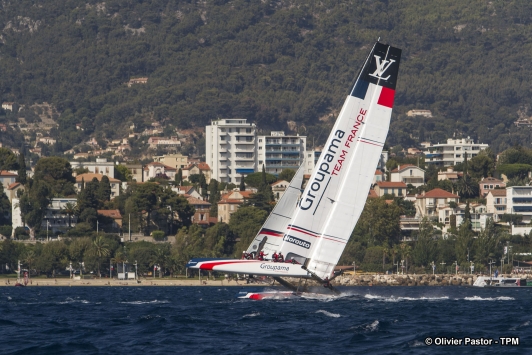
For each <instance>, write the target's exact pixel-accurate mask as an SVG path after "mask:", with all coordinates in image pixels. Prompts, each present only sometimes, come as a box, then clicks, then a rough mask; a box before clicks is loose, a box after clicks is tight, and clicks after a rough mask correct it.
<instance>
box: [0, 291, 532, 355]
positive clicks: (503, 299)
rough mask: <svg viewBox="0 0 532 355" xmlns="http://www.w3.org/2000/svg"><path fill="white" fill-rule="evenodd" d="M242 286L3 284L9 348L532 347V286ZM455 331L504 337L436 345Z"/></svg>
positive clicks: (518, 350)
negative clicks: (329, 292)
mask: <svg viewBox="0 0 532 355" xmlns="http://www.w3.org/2000/svg"><path fill="white" fill-rule="evenodd" d="M239 290H240V289H239V288H237V287H26V288H15V287H1V288H0V339H1V342H0V353H2V354H434V353H449V354H454V353H458V354H463V353H474V354H486V353H493V354H495V353H497V354H498V353H503V352H504V353H510V354H531V353H532V326H531V321H532V302H531V296H532V288H509V289H481V288H473V287H348V288H343V289H342V290H343V291H344V294H343V295H342V296H339V297H327V298H313V297H307V298H297V299H270V300H262V301H252V300H246V299H236V298H235V295H236V293H237V292H238V291H239ZM453 337H454V338H455V339H462V343H463V341H464V340H463V339H464V337H470V338H485V339H493V342H494V341H498V342H499V344H493V345H490V346H483V347H478V346H477V347H473V346H465V345H460V346H448V347H443V346H437V345H434V342H436V341H437V340H436V339H435V338H440V339H441V338H448V339H450V338H453ZM501 337H518V340H519V345H517V346H502V345H501V341H500V339H499V338H501ZM426 338H431V339H432V341H433V344H432V345H431V346H427V345H426V344H425V339H426Z"/></svg>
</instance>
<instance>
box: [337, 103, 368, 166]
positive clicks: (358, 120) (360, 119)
mask: <svg viewBox="0 0 532 355" xmlns="http://www.w3.org/2000/svg"><path fill="white" fill-rule="evenodd" d="M366 113H368V110H364V109H362V108H361V109H360V111H359V112H358V116H357V118H356V121H355V124H354V125H353V128H351V134H349V135H348V136H347V139H346V141H345V144H344V146H345V147H347V148H351V143H353V141H354V139H355V138H356V136H357V133H358V130H359V129H360V125H361V124H362V123H364V119H365V118H366ZM348 152H349V150H344V149H342V154H340V157H338V160H337V161H336V164H334V169H333V171H332V175H338V173H339V172H340V170H342V166H343V164H344V160H345V159H346V156H347V153H348Z"/></svg>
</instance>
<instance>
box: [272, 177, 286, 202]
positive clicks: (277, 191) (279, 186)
mask: <svg viewBox="0 0 532 355" xmlns="http://www.w3.org/2000/svg"><path fill="white" fill-rule="evenodd" d="M288 185H290V183H289V182H288V181H286V180H279V181H276V182H274V183H273V184H271V185H270V186H271V187H272V192H273V196H274V197H275V200H276V201H279V199H280V198H281V197H283V195H284V192H285V191H286V189H287V188H288Z"/></svg>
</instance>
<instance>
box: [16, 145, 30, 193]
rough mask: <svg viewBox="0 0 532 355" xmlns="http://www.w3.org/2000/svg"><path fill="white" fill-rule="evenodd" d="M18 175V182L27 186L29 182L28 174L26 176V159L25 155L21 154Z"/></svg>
mask: <svg viewBox="0 0 532 355" xmlns="http://www.w3.org/2000/svg"><path fill="white" fill-rule="evenodd" d="M18 166H19V168H18V175H17V179H16V181H17V182H20V183H21V184H22V185H26V182H27V179H28V177H27V174H26V160H25V159H24V153H22V152H21V153H20V155H19V156H18Z"/></svg>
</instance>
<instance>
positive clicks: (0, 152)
mask: <svg viewBox="0 0 532 355" xmlns="http://www.w3.org/2000/svg"><path fill="white" fill-rule="evenodd" d="M18 168H19V164H18V162H17V156H16V155H15V154H14V153H13V152H12V151H11V150H10V149H8V148H0V170H17V169H18Z"/></svg>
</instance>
